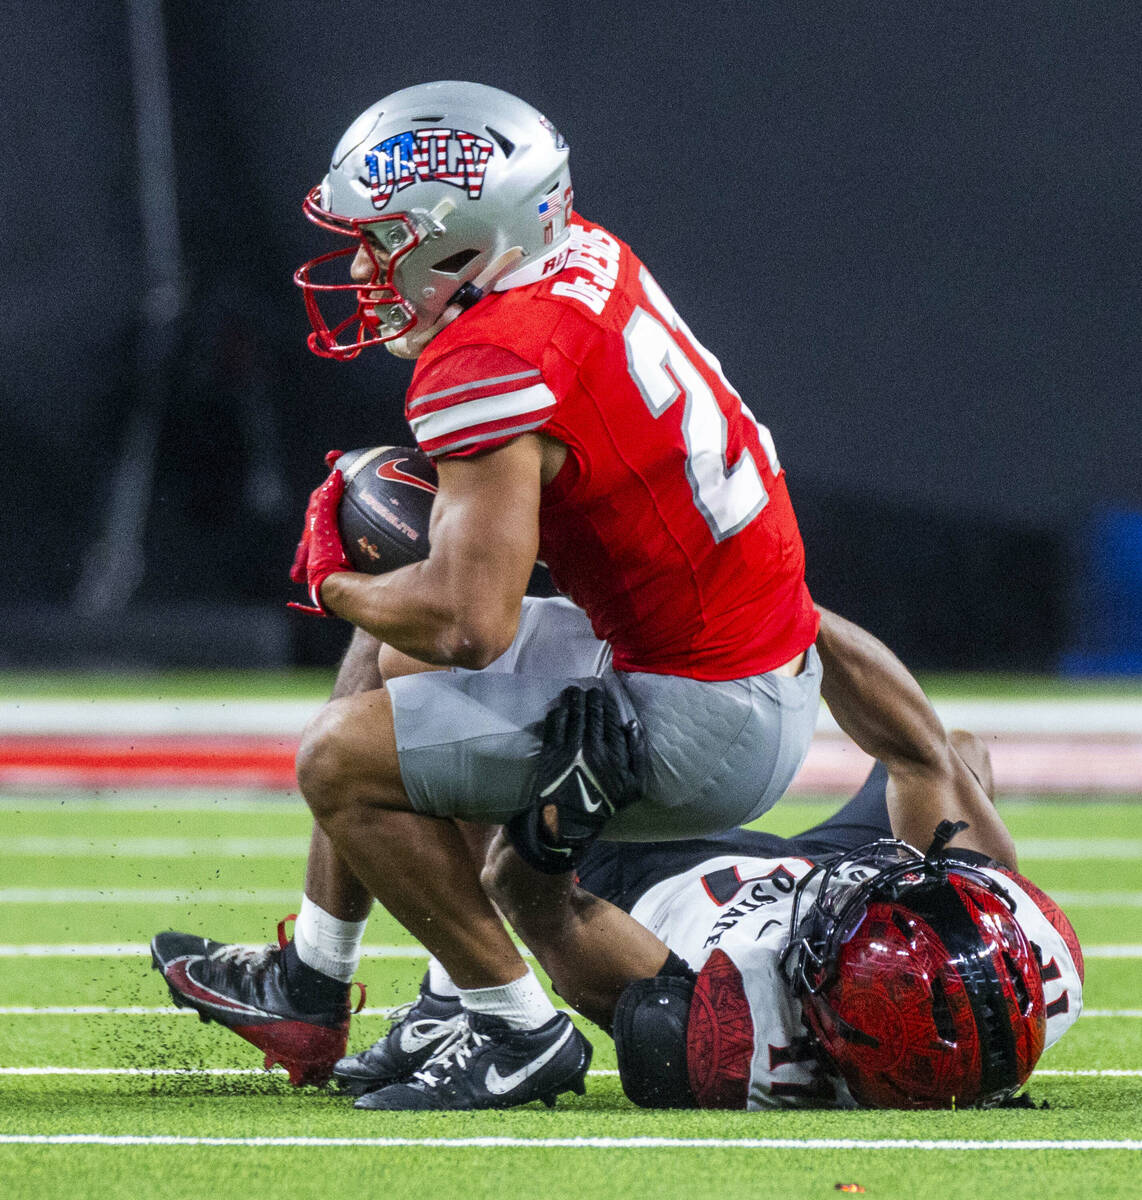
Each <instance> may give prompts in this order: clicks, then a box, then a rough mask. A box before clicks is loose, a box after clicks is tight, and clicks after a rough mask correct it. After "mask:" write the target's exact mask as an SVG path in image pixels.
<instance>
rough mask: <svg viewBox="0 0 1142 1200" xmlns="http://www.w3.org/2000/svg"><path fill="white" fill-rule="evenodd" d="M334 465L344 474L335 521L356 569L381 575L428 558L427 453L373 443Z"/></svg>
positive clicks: (430, 469) (430, 494) (430, 492)
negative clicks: (342, 488) (339, 504)
mask: <svg viewBox="0 0 1142 1200" xmlns="http://www.w3.org/2000/svg"><path fill="white" fill-rule="evenodd" d="M333 465H334V467H336V468H337V469H338V470H340V471H341V473H342V474H343V475H344V476H345V493H344V495H343V496H342V497H341V507H340V509H339V510H338V513H337V523H338V527H339V529H340V531H341V542H342V545H343V546H344V547H345V553H346V554H347V555H348V556H349V561H350V562H351V563H352V564H353V567H354V569H355V570H357V571H363V572H365V573H366V574H368V575H383V574H384V573H385V572H386V571H395V570H396V569H397V567H405V566H408V564H409V563H414V562H420V561H422V560H423V559H426V558H427V557H428V518H429V516H430V515H431V513H432V501H433V500H434V499H435V497H436V467H435V466H434V465H433V463H432V459H430V458H429V457H428V455H427V454H425V453H424V452H423V451H421V450H415V449H410V448H409V447H407V446H372V447H368V448H365V449H362V450H348V451H346V452H345V453H344V454H342V455H341V457H340V458H338V459H337V461H336V462H335V463H334V464H333Z"/></svg>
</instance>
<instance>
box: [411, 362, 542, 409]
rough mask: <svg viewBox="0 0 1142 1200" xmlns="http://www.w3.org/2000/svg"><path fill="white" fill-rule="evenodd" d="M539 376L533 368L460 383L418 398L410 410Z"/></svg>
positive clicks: (537, 371)
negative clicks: (457, 394) (433, 402)
mask: <svg viewBox="0 0 1142 1200" xmlns="http://www.w3.org/2000/svg"><path fill="white" fill-rule="evenodd" d="M538 375H539V368H538V367H533V368H532V369H531V370H530V371H518V372H516V374H514V375H494V376H492V378H490V379H472V380H469V381H468V382H467V383H458V384H456V385H455V386H454V387H448V388H444V389H443V391H439V392H429V393H428V395H426V396H417V398H416V399H415V400H411V401H409V405H408V406H409V408H410V409H411V408H417V407H419V406H420V405H421V404H427V403H428V401H429V400H443V399H444V397H445V396H454V395H456V393H457V392H474V391H476V390H477V389H479V388H486V387H494V386H496V385H497V384H501V383H515V382H516V381H517V380H520V379H534V378H536V376H538Z"/></svg>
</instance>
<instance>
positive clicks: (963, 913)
mask: <svg viewBox="0 0 1142 1200" xmlns="http://www.w3.org/2000/svg"><path fill="white" fill-rule="evenodd" d="M906 903H907V906H908V908H909V909H910V910H911V911H912V912H913V913H915V914H916V916H917V917H919V918H920V919H921V920H922V921H924V922H926V923H927V924H928V925H929V926H931V928H932V929H933V930H934V931H935V932H936V934H937V935H938V936H939V938H940V940H941V941H942V942H943V943H944V946H945V947H946V948H947V951H948V958H949V961H950V963H951V965H952V966H954V968H955V970H956V972H957V973H958V974H959V976H960V978H961V979H962V980H963V983H964V988H965V990H966V991H967V994H968V999H969V1001H970V1003H971V1010H972V1016H973V1018H974V1019H975V1026H976V1032H977V1033H978V1035H979V1045H980V1093H981V1095H984V1096H990V1095H994V1094H997V1093H1001V1092H1003V1091H1004V1090H1011V1089H1013V1088H1016V1087H1018V1085H1019V1072H1018V1062H1017V1056H1016V1051H1015V1031H1014V1029H1013V1028H1012V1026H1011V1021H1010V1019H1009V1017H1008V1011H1007V1001H1006V998H1005V996H1004V992H1003V983H1002V981H1001V980H1000V978H999V974H998V972H997V971H996V969H995V961H994V958H993V956H992V955H991V954H986V953H983V952H982V947H981V942H980V932H979V928H978V927H977V926H976V923H975V921H974V920H973V919H972V916H971V913H970V912H968V910H967V906H966V905H965V904H964V901H963V898H962V896H961V895H960V893H959V892H958V891H957V890H956V888H955V887H954V886H953V885H952V883H951V882H950V881H944V882H940V883H936V884H934V885H932V886H929V887H918V888H916V889H915V890H912V891H910V892H909V893H908V898H907V900H906Z"/></svg>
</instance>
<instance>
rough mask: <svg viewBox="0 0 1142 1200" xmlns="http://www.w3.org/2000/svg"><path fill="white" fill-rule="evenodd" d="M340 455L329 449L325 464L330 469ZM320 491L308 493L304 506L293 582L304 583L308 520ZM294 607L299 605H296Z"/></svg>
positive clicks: (290, 572)
mask: <svg viewBox="0 0 1142 1200" xmlns="http://www.w3.org/2000/svg"><path fill="white" fill-rule="evenodd" d="M340 457H341V451H340V450H329V451H326V454H325V465H326V466H327V467H328V468H329V469H330V470H331V471H332V470H333V464H334V463H335V462H336V461H337V460H338V459H339V458H340ZM320 491H321V488H320V487H315V488H314V489H313V491H312V492H310V493H309V503H308V504H307V505H306V508H305V528H304V529H302V531H301V541H300V542H298V544H297V549H296V550H295V551H294V555H293V566H292V567H290V569H289V577H290V579H292V580H293V581H294V583H306V582H307V576H306V564H307V563H308V561H309V520H310V517H311V516H312V515H313V510H314V506H315V505H316V504H317V495H318V493H319V492H320ZM295 607H299V608H300V607H301V606H300V605H296V606H295Z"/></svg>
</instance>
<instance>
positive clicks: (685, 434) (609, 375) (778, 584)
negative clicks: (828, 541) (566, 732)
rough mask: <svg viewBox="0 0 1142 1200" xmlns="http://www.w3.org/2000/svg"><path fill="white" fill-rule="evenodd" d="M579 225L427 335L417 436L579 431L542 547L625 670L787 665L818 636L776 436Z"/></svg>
mask: <svg viewBox="0 0 1142 1200" xmlns="http://www.w3.org/2000/svg"><path fill="white" fill-rule="evenodd" d="M573 224H574V228H573V232H572V240H571V248H570V253H569V254H567V253H566V252H564V253H562V254H560V255H559V256H557V257H556V258H554V259H553V260H552V262H551V264H550V270H551V274H549V275H548V276H546V277H545V278H541V279H540V280H539V281H538V282H536V283H530V284H527V285H525V286H520V287H515V288H511V289H510V290H507V291H503V292H496V293H493V294H492V295H490V296H488V297H486V298H485V299H483V300H481V301H480V302H479V304H478V305H476V307H474V308H473V309H471V310H470V311H469V312H467V313H465V314H464V315H462V316H461V317H459V318H457V319H456V320H455V321H454V322H453V323H452V324H451V325H448V326H447V327H445V328H444V329H443V330H442V331H441V332H440V333H439V334H437V335H436V337H435V338H433V340H432V341H431V342H430V343H429V344H428V347H427V348H426V349H425V351H424V352H423V354H422V355H421V356H420V358H419V360H418V361H417V364H416V371H415V373H414V375H413V380H412V384H411V386H410V388H409V392H408V397H407V401H406V415H407V417H408V421H409V424H410V425H411V427H412V430H413V433H414V434H415V435H416V439H417V442H418V443H419V445H420V447H421V448H422V449H423V450H424V451H425V452H426V453H428V454H430V455H432V456H434V457H450V456H454V455H468V454H476V453H478V452H480V451H482V450H488V449H491V448H493V447H496V446H500V445H503V444H504V443H506V442H508V441H510V440H511V439H512V438H513V437H517V436H519V435H520V434H522V433H539V432H542V433H544V434H548V435H550V436H551V437H553V438H556V439H558V440H559V441H561V442H563V443H565V444H566V446H567V448H568V454H567V460H566V462H565V464H564V466H563V468H562V470H561V471H560V472H559V474H558V476H557V477H556V478H555V479H554V480H553V481H552V482H551V483H550V484H549V485H548V486H547V487H546V488H544V490H543V493H542V496H541V503H540V557H541V558H542V559H543V561H544V562H545V563H546V564H547V566H548V568H549V570H550V571H551V577H552V579H553V581H554V583H555V585H556V587H558V588H559V590H560V591H561V592H563V593H564V594H566V595H568V596H569V597H570V598H571V599H572V600H573V601H575V603H576V604H578V605H580V606H581V607H582V608H584V609H585V610H586V612H587V614H588V616H589V617H590V619H591V624H592V626H593V628H594V630H595V633H596V634H597V635H598V636H599V637H600V638H603V639H604V640H606V641H608V642H610V643H611V646H612V647H613V650H614V665H615V667H616V668H618V669H619V670H623V671H653V672H656V673H660V674H668V675H685V676H689V677H691V678H695V679H708V680H720V679H740V678H743V677H745V676H748V675H754V674H758V673H760V672H762V671H768V670H772V669H773V668H774V667H778V666H780V665H781V664H782V663H785V662H788V661H789V659H791V658H793V657H794V656H795V655H797V654H798V653H800V652H801V651H802V650H804V649H805V648H806V647H807V646H809V644H810V643H811V642H812V641H813V639H814V638H815V637H816V633H817V615H816V612H815V610H814V608H813V602H812V600H811V599H810V596H809V591H808V589H807V588H806V586H805V560H804V551H803V548H802V544H801V535H800V533H799V531H798V529H797V522H796V519H795V518H794V515H793V508H792V506H791V504H790V501H789V494H788V492H787V490H786V486H785V477H784V473H783V472H782V470H781V466H780V464H779V463H778V461H777V455H776V453H775V451H774V448H773V439H772V438H771V437H770V434H769V431H768V430H767V429H766V428H765V426H763V425H760V424H758V422H757V421H756V420H754V418H753V416H752V415H751V414H750V412H749V411H748V410H747V409H746V408H745V406H744V405H743V404H742V402H741V397H740V396H739V395H738V394H737V392H735V391H734V389H733V388H732V387H731V386H730V384H729V383H728V382H727V381H726V379H725V377H724V375H723V374H722V371H721V366H720V365H719V363H718V360H717V359H716V358H714V356H713V355H712V354H710V353H709V351H707V350H706V349H704V348H703V347H702V346H701V345H700V344H699V343H698V342H696V341H695V340H694V337H693V335H692V334H691V333H690V331H689V329H688V328H687V327H686V325H685V324H684V323H683V321H682V320H681V318H680V317H679V316H678V314H677V313H676V312H675V311H674V308H673V306H672V305H671V304H670V301H669V300H668V299H667V298H666V295H665V293H664V292H663V291H662V289H661V288H660V287H659V286H658V284H656V283H655V281H654V279H653V278H652V277H651V275H650V273H649V272H648V271H647V269H646V267H644V266H643V264H642V263H641V262H639V260H638V259H637V258H636V257H635V255H634V254H633V253H632V251H631V250H630V248H629V247H628V246H626V245H625V244H624V243H622V242H620V241H619V240H618V238H616V237H614V236H613V235H611V234H609V233H608V232H607V231H606V230H605V229H602V228H601V227H600V226H598V225H592V224H590V223H589V222H586V221H583V220H582V219H580V218H578V217H576V218H575V219H574V222H573Z"/></svg>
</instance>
